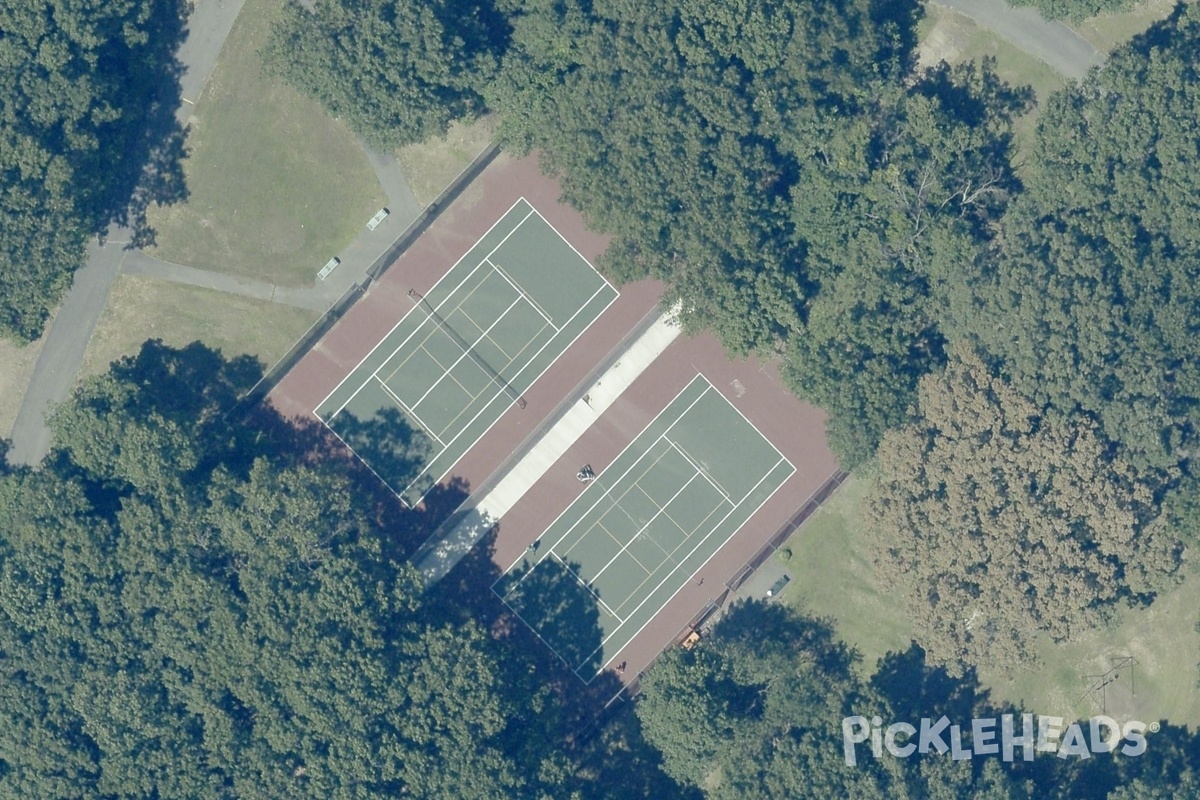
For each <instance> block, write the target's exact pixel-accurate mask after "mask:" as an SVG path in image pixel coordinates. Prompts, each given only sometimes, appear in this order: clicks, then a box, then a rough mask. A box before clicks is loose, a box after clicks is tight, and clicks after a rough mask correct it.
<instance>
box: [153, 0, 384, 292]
mask: <svg viewBox="0 0 1200 800" xmlns="http://www.w3.org/2000/svg"><path fill="white" fill-rule="evenodd" d="M280 7H281V3H280V0H246V5H245V6H244V8H243V9H242V11H241V13H240V14H239V15H238V18H237V22H236V23H235V24H234V27H233V31H232V32H231V33H230V35H229V38H228V39H227V40H226V42H225V46H224V48H223V49H222V50H221V56H220V59H219V60H218V62H217V66H216V68H215V69H214V70H213V73H212V76H211V77H210V78H209V82H208V85H207V86H206V88H205V90H204V94H203V95H202V96H201V97H200V100H199V101H198V103H197V105H196V108H195V111H194V118H193V120H192V123H191V132H190V134H189V140H188V146H189V150H190V156H189V158H188V160H187V162H186V164H185V169H186V172H187V181H188V188H189V190H190V192H191V196H190V198H189V199H188V201H187V202H186V203H183V204H179V205H176V206H170V207H164V208H157V209H154V210H153V212H152V215H151V223H152V224H153V225H154V227H155V228H156V229H157V230H158V242H159V245H158V247H157V248H153V249H151V250H149V252H150V253H151V254H152V255H155V256H157V257H159V258H162V259H165V260H167V261H174V262H176V263H179V264H187V265H189V266H193V267H200V268H203V269H211V270H218V271H220V272H227V273H231V274H235V275H244V276H248V277H252V278H258V279H260V280H265V281H269V282H271V283H275V284H277V285H285V286H298V285H309V284H311V283H313V282H314V281H315V279H316V274H317V271H318V270H320V268H321V265H323V264H324V263H325V262H326V261H328V260H329V259H330V258H331V257H332V256H333V255H335V254H336V253H337V252H339V251H340V250H341V249H342V248H343V247H345V246H346V245H347V244H349V242H350V241H351V240H352V239H353V238H354V236H355V235H356V234H357V233H358V231H359V230H360V229H361V228H362V227H363V226H364V225H365V224H366V222H367V220H369V219H370V218H371V215H372V214H374V213H375V212H376V211H377V210H379V209H380V208H381V207H383V206H384V205H385V202H386V201H385V199H384V195H383V190H382V188H381V187H380V186H379V183H378V182H377V181H376V179H375V175H374V173H373V172H372V171H371V168H370V165H369V164H368V162H367V159H366V156H365V155H364V154H363V152H362V149H361V148H360V147H359V145H358V141H357V139H356V138H355V137H354V135H353V134H352V133H350V131H349V130H348V129H347V128H346V126H345V125H343V124H341V123H340V122H337V121H335V120H333V119H330V118H329V117H327V116H325V114H324V112H323V111H322V110H321V108H320V107H319V106H318V105H317V104H316V102H314V101H312V100H309V99H308V98H306V97H304V96H302V95H301V94H299V93H298V92H296V91H295V90H293V89H291V88H290V87H288V86H286V85H285V84H284V83H283V82H282V81H281V80H277V79H273V78H269V77H267V76H265V75H263V73H262V69H261V64H260V61H259V58H258V50H259V48H260V47H261V46H262V45H263V44H264V43H265V42H266V40H267V35H268V33H269V29H270V25H271V22H272V20H273V19H274V18H275V17H276V16H277V15H278V13H279V9H280Z"/></svg>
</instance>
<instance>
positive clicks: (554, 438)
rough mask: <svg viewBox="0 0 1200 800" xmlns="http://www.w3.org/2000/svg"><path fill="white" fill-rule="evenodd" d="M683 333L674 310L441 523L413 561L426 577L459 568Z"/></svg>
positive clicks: (427, 579)
mask: <svg viewBox="0 0 1200 800" xmlns="http://www.w3.org/2000/svg"><path fill="white" fill-rule="evenodd" d="M679 333H680V329H679V326H678V324H677V323H676V322H675V315H674V314H672V313H666V314H663V315H662V316H660V317H659V318H658V320H657V321H655V322H654V324H653V325H651V326H650V327H649V328H647V329H646V331H645V332H644V333H643V334H642V335H641V336H639V337H638V338H637V339H636V340H634V341H633V342H632V343H631V344H630V345H629V347H628V349H626V350H625V352H623V353H621V354H620V355H619V357H618V358H617V359H616V362H615V363H614V364H613V365H612V366H611V367H609V368H608V370H606V371H605V372H604V373H603V374H602V375H601V376H600V378H599V380H597V381H596V382H595V383H594V384H592V386H591V387H590V388H589V389H588V390H587V391H586V392H585V393H584V394H583V395H582V396H581V397H578V398H577V399H576V400H575V402H574V403H573V404H571V406H570V407H569V408H568V409H567V411H566V413H564V414H563V415H562V416H561V417H560V418H559V419H558V420H557V421H556V422H555V423H554V425H553V426H552V427H551V428H550V430H548V431H546V433H545V434H544V435H543V436H542V437H541V438H540V439H538V440H537V441H536V442H534V443H533V444H532V445H531V446H530V448H529V450H528V451H527V452H526V453H525V455H524V456H523V457H522V458H521V459H520V460H519V461H518V462H517V463H516V464H514V465H513V466H512V467H511V469H509V471H508V472H507V473H506V474H505V475H504V476H502V477H501V478H500V480H499V481H498V482H497V483H496V484H495V485H494V487H493V488H492V489H490V490H489V491H488V492H487V493H486V494H484V495H483V496H482V497H481V498H479V500H478V501H476V502H475V504H474V505H472V506H469V507H465V508H464V509H460V510H459V511H458V512H457V513H456V514H455V516H454V517H453V518H452V519H451V521H450V522H449V523H447V524H446V525H443V526H442V527H441V528H439V529H438V530H437V531H436V532H435V533H434V534H433V536H432V537H430V539H429V541H428V542H426V543H425V544H424V545H422V547H421V549H420V550H418V551H417V554H416V555H415V556H414V557H413V564H414V565H415V566H416V568H417V569H418V570H419V571H420V573H421V575H422V576H423V577H424V578H425V584H426V585H427V586H428V585H430V584H433V583H436V582H437V581H439V580H441V579H442V578H444V577H445V576H446V575H447V574H448V573H449V572H450V570H452V569H454V566H455V565H456V564H458V562H459V561H461V560H462V559H463V557H464V556H466V555H467V553H469V552H470V551H471V548H473V547H474V546H475V545H476V544H478V543H479V541H480V540H481V539H483V537H484V536H486V535H487V533H488V531H490V530H491V529H492V528H493V527H494V526H495V524H496V523H497V522H499V521H500V518H501V517H503V516H504V515H505V514H506V513H507V512H508V510H509V509H510V508H512V507H513V506H514V505H516V503H517V501H518V500H520V499H521V498H522V497H523V496H524V495H525V493H526V492H528V491H529V489H530V488H531V487H532V486H533V485H534V484H535V483H537V482H538V480H539V479H540V478H541V477H542V476H543V475H545V474H546V472H548V471H549V470H550V468H551V467H552V466H554V464H555V463H556V462H557V461H558V460H559V459H560V458H562V456H563V454H564V453H566V452H567V450H568V449H569V448H570V447H571V446H572V445H573V444H575V442H576V441H578V440H579V437H581V436H583V434H584V432H585V431H587V429H588V428H590V427H591V426H592V423H594V422H595V421H596V420H597V419H599V418H600V415H601V414H603V413H604V412H605V411H606V410H607V409H608V407H609V406H611V405H612V404H613V403H614V402H616V399H617V398H618V397H620V396H621V394H622V393H624V391H625V390H626V389H628V388H629V386H630V385H631V384H632V383H633V382H634V381H635V380H636V379H637V377H638V376H639V375H641V374H642V373H643V372H645V371H646V368H647V367H649V366H650V365H651V364H652V363H653V362H654V360H655V359H656V358H658V357H659V356H660V355H662V352H663V351H664V350H666V349H667V347H669V346H670V345H671V343H672V342H674V341H675V339H676V338H677V337H678V336H679ZM467 502H468V503H470V502H471V501H470V500H468V501H467Z"/></svg>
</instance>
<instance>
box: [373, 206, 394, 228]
mask: <svg viewBox="0 0 1200 800" xmlns="http://www.w3.org/2000/svg"><path fill="white" fill-rule="evenodd" d="M390 213H392V212H390V211H388V210H387V209H386V208H381V209H379V211H378V212H376V214H375V216H373V217H371V221H370V222H368V223H367V230H369V231H373V230H375V229H376V228H378V227H379V224H380V223H381V222H383V221H384V220H385V219H387V218H388V214H390Z"/></svg>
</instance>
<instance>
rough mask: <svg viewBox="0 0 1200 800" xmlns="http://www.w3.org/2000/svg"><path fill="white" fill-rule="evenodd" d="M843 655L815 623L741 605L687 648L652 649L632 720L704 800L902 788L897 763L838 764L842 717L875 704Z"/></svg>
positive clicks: (892, 792) (872, 793) (882, 792)
mask: <svg viewBox="0 0 1200 800" xmlns="http://www.w3.org/2000/svg"><path fill="white" fill-rule="evenodd" d="M852 663H853V661H852V657H851V655H850V653H849V652H848V651H847V650H846V648H845V646H844V645H843V644H842V643H841V642H838V641H836V640H835V639H834V638H833V637H832V634H831V631H830V630H829V628H828V627H826V626H825V625H823V624H821V623H819V622H816V621H814V620H809V619H806V618H802V617H798V616H795V615H794V614H793V613H792V612H790V611H787V610H785V609H783V608H782V607H779V606H767V605H763V604H759V603H747V604H741V605H738V606H737V607H735V608H734V609H733V610H732V611H731V612H730V613H729V614H728V615H727V617H726V618H725V619H723V620H722V621H721V623H720V624H719V625H718V626H717V628H716V630H715V631H714V632H713V634H712V635H711V636H710V637H709V638H707V639H706V640H705V641H704V642H703V643H702V644H701V645H700V646H699V647H697V648H695V649H693V650H691V651H685V650H682V649H680V648H676V649H673V650H670V651H668V652H667V653H665V654H664V655H663V656H661V657H660V659H659V661H658V663H656V664H655V666H654V668H653V669H652V670H651V671H650V673H649V674H648V676H647V677H646V679H645V681H644V683H643V691H642V695H641V697H640V698H639V701H638V706H637V711H638V716H639V718H640V719H641V720H642V725H643V728H644V729H645V732H646V736H647V738H648V739H649V741H650V742H651V743H652V744H654V745H655V746H656V747H658V748H659V749H660V750H661V751H662V753H663V766H664V769H666V771H667V773H668V774H670V775H672V776H674V777H675V778H676V780H678V781H680V783H683V784H685V785H691V786H696V787H699V788H701V789H702V790H703V792H704V795H705V797H709V798H729V800H735V798H736V799H740V798H746V797H794V798H806V797H813V798H816V797H864V798H870V797H880V798H882V797H903V796H906V795H905V792H904V785H903V782H902V781H901V780H899V776H898V775H897V774H895V773H894V771H892V769H891V768H892V767H895V766H896V764H897V763H898V762H890V763H889V762H883V761H877V760H875V759H870V760H869V761H864V762H860V763H859V764H858V765H857V766H855V767H850V766H848V765H847V764H846V763H845V760H844V755H843V751H842V743H841V728H840V722H841V719H842V717H844V716H846V715H847V714H849V713H861V714H866V715H867V716H870V715H871V713H873V712H874V711H876V710H880V711H882V710H883V709H882V707H881V706H880V705H879V703H878V701H877V700H872V699H869V698H865V697H862V696H860V695H859V692H860V691H861V690H862V687H861V686H860V685H859V684H858V681H857V679H856V677H855V675H854V673H853V671H852V669H851V665H852ZM851 702H854V703H855V706H854V707H855V710H854V711H853V712H851V711H849V710H848V709H849V705H850V704H851Z"/></svg>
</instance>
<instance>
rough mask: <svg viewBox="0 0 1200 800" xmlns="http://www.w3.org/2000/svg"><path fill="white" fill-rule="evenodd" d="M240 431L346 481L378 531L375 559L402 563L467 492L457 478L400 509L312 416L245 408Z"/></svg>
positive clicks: (383, 486) (370, 473)
mask: <svg viewBox="0 0 1200 800" xmlns="http://www.w3.org/2000/svg"><path fill="white" fill-rule="evenodd" d="M245 422H246V427H247V428H248V429H251V430H253V431H254V435H255V436H256V437H257V438H258V439H259V445H260V449H262V450H266V451H269V453H270V455H271V456H272V457H275V458H287V459H289V460H291V461H292V462H293V463H297V464H304V465H307V466H322V465H323V466H325V467H326V468H332V469H335V470H336V471H337V472H338V473H339V474H340V475H343V476H344V477H345V478H347V479H348V480H349V481H350V483H351V484H352V486H353V488H354V493H355V496H356V497H358V498H360V499H361V500H362V510H363V513H364V514H365V515H366V516H367V517H368V518H369V519H370V520H371V522H372V523H373V525H374V527H375V529H376V530H378V531H379V532H380V546H381V548H382V549H381V553H380V555H381V557H383V558H389V559H392V560H395V561H407V560H408V559H409V558H411V557H412V555H413V554H414V553H415V552H416V551H417V549H418V548H419V547H420V546H421V545H422V544H424V543H425V541H426V540H427V539H428V538H429V537H430V536H432V535H433V533H434V531H436V530H437V529H438V527H439V526H441V525H442V524H443V523H444V522H445V521H446V520H447V519H448V518H449V517H450V516H451V514H453V512H454V511H455V509H457V508H458V507H459V506H460V505H462V503H463V501H464V500H466V499H467V497H468V495H469V494H470V487H469V485H468V484H467V482H466V481H464V480H462V479H461V478H454V479H451V480H450V481H448V482H447V483H445V484H439V485H437V486H434V487H433V488H432V489H430V490H429V491H428V492H427V493H426V495H425V498H424V500H423V502H422V504H421V506H419V507H418V508H409V507H408V506H406V505H405V504H404V503H403V502H402V501H401V500H400V498H399V497H398V496H397V495H396V493H395V492H394V491H393V490H392V488H391V487H390V486H388V485H387V484H385V483H384V482H383V481H382V480H380V478H379V476H378V475H377V474H376V473H375V472H373V471H372V470H371V469H370V468H369V467H368V466H367V465H366V464H365V463H364V462H363V460H362V459H361V458H360V457H358V456H357V455H355V453H353V452H351V451H350V450H349V449H348V448H347V447H346V445H345V444H344V443H343V442H342V440H341V439H339V438H338V437H337V436H335V435H334V434H333V432H332V431H330V430H329V428H328V427H326V426H325V425H324V424H323V423H321V422H320V421H318V420H315V419H312V418H302V417H297V418H290V419H289V418H285V417H283V416H282V415H280V414H279V413H278V412H277V411H275V409H274V408H272V407H271V406H269V405H267V404H266V403H262V404H260V405H258V406H256V407H254V408H253V409H251V410H250V411H249V413H248V415H247V417H246V420H245Z"/></svg>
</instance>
